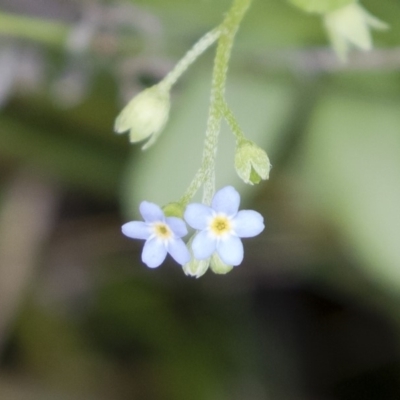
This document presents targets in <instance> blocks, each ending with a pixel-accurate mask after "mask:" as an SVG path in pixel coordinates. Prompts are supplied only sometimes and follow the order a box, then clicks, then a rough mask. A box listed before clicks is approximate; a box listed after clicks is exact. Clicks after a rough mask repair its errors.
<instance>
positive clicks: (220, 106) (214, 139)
mask: <svg viewBox="0 0 400 400" xmlns="http://www.w3.org/2000/svg"><path fill="white" fill-rule="evenodd" d="M251 1H252V0H234V2H233V4H232V7H231V8H230V10H229V11H228V13H227V15H226V17H225V19H224V21H223V22H222V24H221V25H220V36H219V39H218V46H217V52H216V55H215V59H214V68H213V78H212V89H211V101H210V107H209V113H208V120H207V129H206V137H205V142H204V150H203V158H202V164H201V167H200V169H199V170H198V171H197V173H196V175H195V177H194V179H193V181H192V182H191V184H190V185H189V187H188V189H187V190H186V193H185V194H184V195H183V197H182V199H181V202H182V203H183V204H184V205H186V204H187V203H188V202H189V201H190V200H191V199H192V197H193V196H194V195H195V193H196V192H197V190H198V189H199V188H200V186H201V185H202V184H204V192H203V203H205V204H209V203H210V202H211V199H212V196H213V195H214V192H215V182H214V181H215V158H216V154H217V147H218V136H219V133H220V130H221V119H222V117H223V115H224V110H225V108H226V105H225V87H226V77H227V72H228V64H229V59H230V56H231V52H232V46H233V41H234V38H235V35H236V32H237V30H238V29H239V26H240V23H241V21H242V18H243V17H244V15H245V13H246V11H247V9H248V8H249V6H250V3H251Z"/></svg>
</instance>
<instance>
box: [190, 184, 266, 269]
mask: <svg viewBox="0 0 400 400" xmlns="http://www.w3.org/2000/svg"><path fill="white" fill-rule="evenodd" d="M239 204H240V195H239V193H238V192H237V191H236V190H235V189H234V188H233V187H232V186H226V187H224V188H222V189H220V190H219V191H218V192H217V193H216V194H215V195H214V198H213V200H212V202H211V207H209V206H206V205H204V204H199V203H193V204H189V205H188V206H187V208H186V211H185V214H184V217H185V220H186V222H187V223H188V224H189V225H190V226H191V227H192V228H194V229H198V230H199V231H200V232H199V233H197V235H196V236H195V238H194V240H193V243H192V251H193V255H194V257H195V258H197V259H199V260H203V259H206V258H208V257H210V256H211V255H212V254H213V253H214V251H216V252H217V253H218V255H219V257H220V258H221V260H222V261H223V262H224V263H225V264H227V265H234V266H235V265H239V264H240V263H241V262H242V260H243V244H242V241H241V240H240V238H246V237H253V236H256V235H258V234H259V233H261V232H262V231H263V230H264V218H263V217H262V215H261V214H260V213H258V212H257V211H253V210H242V211H238V210H239Z"/></svg>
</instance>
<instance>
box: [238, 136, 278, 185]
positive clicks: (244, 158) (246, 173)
mask: <svg viewBox="0 0 400 400" xmlns="http://www.w3.org/2000/svg"><path fill="white" fill-rule="evenodd" d="M235 169H236V172H237V174H238V175H239V177H240V178H241V179H242V180H243V181H244V182H245V183H248V184H250V185H254V184H257V183H259V182H260V181H261V179H268V178H269V171H270V169H271V164H270V162H269V158H268V156H267V153H266V152H265V151H264V150H263V149H261V148H260V147H259V146H257V145H256V144H255V143H253V142H251V141H250V140H244V141H240V142H239V143H238V145H237V147H236V153H235Z"/></svg>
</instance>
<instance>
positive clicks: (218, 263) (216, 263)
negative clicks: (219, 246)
mask: <svg viewBox="0 0 400 400" xmlns="http://www.w3.org/2000/svg"><path fill="white" fill-rule="evenodd" d="M210 268H211V270H212V271H213V272H214V273H215V274H218V275H225V274H227V273H228V272H230V271H232V269H233V266H232V265H227V264H225V263H224V262H223V261H222V260H221V258H220V257H219V255H218V253H217V252H214V253H213V255H212V256H211V262H210Z"/></svg>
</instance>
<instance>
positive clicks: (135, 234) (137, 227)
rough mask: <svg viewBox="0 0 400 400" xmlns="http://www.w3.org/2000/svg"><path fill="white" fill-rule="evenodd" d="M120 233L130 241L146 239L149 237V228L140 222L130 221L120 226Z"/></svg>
mask: <svg viewBox="0 0 400 400" xmlns="http://www.w3.org/2000/svg"><path fill="white" fill-rule="evenodd" d="M121 230H122V233H123V234H124V235H125V236H128V237H130V238H132V239H148V238H149V236H150V235H151V232H150V229H149V226H148V225H147V224H146V223H145V222H142V221H131V222H127V223H126V224H124V225H122V228H121Z"/></svg>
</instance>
